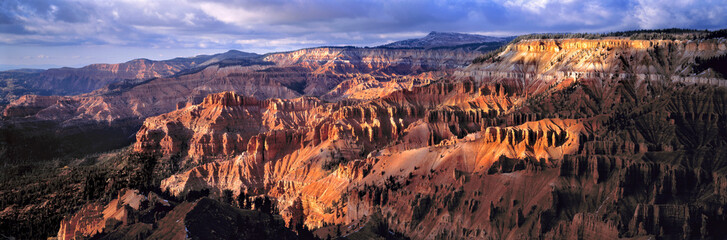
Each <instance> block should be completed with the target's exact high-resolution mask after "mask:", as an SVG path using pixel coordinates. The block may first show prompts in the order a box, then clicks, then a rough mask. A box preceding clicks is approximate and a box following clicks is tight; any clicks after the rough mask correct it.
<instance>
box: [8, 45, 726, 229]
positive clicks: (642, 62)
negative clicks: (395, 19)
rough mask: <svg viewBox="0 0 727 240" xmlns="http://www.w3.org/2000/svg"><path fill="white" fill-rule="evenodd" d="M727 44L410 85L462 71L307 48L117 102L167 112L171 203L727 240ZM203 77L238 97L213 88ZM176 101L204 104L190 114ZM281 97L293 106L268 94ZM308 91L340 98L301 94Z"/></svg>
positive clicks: (521, 66) (537, 54) (521, 48)
mask: <svg viewBox="0 0 727 240" xmlns="http://www.w3.org/2000/svg"><path fill="white" fill-rule="evenodd" d="M725 43H726V41H725V40H724V39H703V40H700V41H681V40H658V41H657V40H628V39H620V38H614V39H610V38H604V39H594V40H584V39H561V40H553V39H544V40H523V41H521V42H518V43H515V44H511V45H509V46H508V47H507V48H506V49H505V50H504V51H503V52H501V53H499V54H498V55H496V56H495V57H494V58H493V59H489V60H486V61H483V62H480V63H476V64H472V65H470V66H469V67H467V68H465V69H460V70H458V71H456V72H455V73H454V74H452V75H446V74H445V75H443V76H444V77H442V78H440V79H436V81H429V80H430V79H428V80H427V81H428V82H426V83H423V84H421V85H416V84H410V85H408V86H406V87H405V86H400V87H392V85H391V84H392V83H387V82H386V81H382V80H383V79H384V78H381V79H380V78H377V77H376V76H393V75H394V74H398V71H403V70H401V69H404V68H405V69H406V70H405V71H406V72H409V73H420V72H421V71H424V69H430V70H431V69H432V68H427V67H429V66H431V65H429V63H428V62H430V61H431V62H437V63H438V64H441V65H437V66H449V65H448V64H450V63H452V64H453V65H456V64H459V63H457V62H456V61H454V60H453V61H450V60H448V59H460V57H457V56H454V57H453V56H452V53H451V52H426V51H423V50H411V49H410V50H407V51H398V52H386V50H382V49H359V48H316V49H304V50H300V51H294V52H289V53H280V54H271V55H268V56H267V58H266V60H268V61H272V62H275V63H276V66H275V67H264V69H263V68H262V67H260V66H249V68H246V69H245V70H241V69H240V68H236V69H229V68H217V69H213V68H207V69H205V70H201V71H200V72H198V73H194V74H191V75H185V76H178V77H177V78H175V79H174V81H177V82H181V83H177V84H176V85H173V84H171V82H172V81H171V80H170V79H159V80H154V81H150V82H149V83H147V84H143V85H138V86H135V87H133V88H132V89H131V90H128V91H126V90H125V91H121V93H120V94H121V95H125V94H127V95H128V94H132V93H133V94H137V93H134V91H137V90H134V89H143V88H147V89H157V90H158V91H159V92H160V93H159V94H156V95H154V97H149V98H150V99H151V98H156V99H154V100H151V101H140V100H139V99H144V98H143V96H142V97H139V98H133V99H134V100H123V101H121V100H120V101H121V102H125V101H127V102H134V101H139V102H136V103H137V104H139V105H135V108H134V107H132V109H133V110H134V111H136V113H133V114H139V116H145V115H147V114H151V113H153V112H157V111H158V112H160V111H162V110H160V109H162V108H163V109H171V110H167V113H164V114H161V115H157V116H154V117H149V118H147V119H146V120H145V121H144V125H143V127H142V128H141V129H140V131H139V132H138V133H137V135H136V136H137V142H136V143H135V144H134V151H136V152H145V153H152V152H153V153H159V154H160V155H163V158H162V159H164V160H171V159H183V160H190V159H191V160H200V159H201V160H200V161H187V162H185V164H186V165H184V166H183V169H185V170H183V171H180V172H177V173H176V174H173V175H171V176H170V177H168V178H166V179H164V180H162V181H161V183H160V188H161V189H162V190H163V191H164V192H167V193H169V194H171V195H173V196H175V197H180V198H181V197H185V196H187V197H188V196H190V195H193V193H196V192H200V191H203V190H209V191H210V193H211V195H212V196H218V197H221V196H224V195H226V194H227V195H229V193H230V192H231V193H232V195H234V196H239V195H243V194H244V195H246V196H260V195H265V196H268V197H271V198H273V199H274V204H275V205H276V206H277V209H280V210H281V212H280V213H281V215H282V216H283V219H284V220H285V221H286V222H287V224H288V225H289V226H291V225H297V224H299V223H302V224H304V225H306V226H308V227H309V228H313V229H319V231H321V232H327V233H332V232H335V231H331V230H333V229H336V230H338V228H337V227H338V226H340V227H341V230H338V232H340V234H338V236H347V235H348V234H355V233H356V232H357V231H359V230H361V229H363V228H365V227H364V226H365V225H366V224H367V223H366V222H367V221H370V219H372V218H374V217H373V216H376V218H377V219H379V221H380V222H382V223H385V226H382V230H384V229H385V231H386V233H387V234H388V233H389V232H391V233H401V234H403V235H405V236H407V237H410V238H414V239H529V238H543V239H582V238H588V239H613V238H650V237H655V238H665V239H670V238H671V239H685V238H698V239H703V238H724V237H725V236H727V231H725V230H724V229H722V227H721V226H724V225H725V224H727V218H725V217H724V214H723V213H724V211H725V209H724V206H725V204H727V202H726V201H727V196H725V193H727V187H725V186H726V185H727V184H726V183H727V180H725V179H727V178H725V176H727V174H725V173H726V172H727V152H725V151H723V150H721V149H724V148H725V147H727V137H725V136H727V127H726V126H727V122H726V121H727V117H725V114H727V104H726V103H727V88H725V87H724V83H725V81H727V80H725V79H723V78H722V77H721V76H719V75H717V74H715V71H714V70H712V69H711V68H708V69H706V70H705V69H703V68H704V66H702V65H701V64H700V61H702V60H699V59H701V58H705V59H707V58H709V59H713V58H715V57H717V56H722V55H724V54H725V53H727V48H725ZM412 56H417V58H416V59H409V60H406V61H409V63H407V64H406V65H405V66H403V67H402V66H401V65H399V63H400V62H402V61H405V60H404V59H405V58H407V57H412ZM410 63H411V64H410ZM453 65H452V66H453ZM259 67H260V68H259ZM446 68H448V67H446ZM434 69H436V67H435V68H434ZM432 71H435V70H432ZM436 71H441V72H444V73H448V72H452V71H451V70H436ZM301 72H302V73H304V74H300V73H301ZM342 72H353V73H356V74H358V75H356V74H354V75H355V76H343V74H341V73H342ZM228 73H229V74H228ZM364 74H369V75H370V76H373V77H369V76H366V75H364ZM201 76H205V77H209V76H214V77H212V79H215V80H213V81H220V82H216V83H230V86H235V88H234V89H230V91H222V92H220V91H217V90H220V89H222V88H223V87H219V88H213V87H212V86H213V85H205V84H208V83H205V84H202V85H199V82H198V81H197V80H198V79H197V77H201ZM236 76H245V77H244V78H245V79H248V80H249V79H255V80H250V81H252V82H254V83H255V84H256V85H255V86H251V85H248V83H247V82H245V83H243V81H238V79H236ZM312 76H315V78H313V77H312ZM331 76H336V77H335V79H334V77H331ZM422 76H434V74H433V75H422ZM256 77H259V79H258V78H256ZM241 79H242V78H241ZM297 79H304V80H297ZM310 79H314V80H310ZM386 79H388V78H386ZM431 80H434V79H431ZM300 82H306V85H305V87H303V86H299V85H296V83H300ZM422 82H424V81H422ZM329 83H335V84H330V85H329ZM185 84H188V85H185ZM236 84H240V85H236ZM222 85H223V84H220V85H214V86H222ZM166 86H185V87H181V88H191V87H189V86H195V87H194V90H193V92H194V94H195V95H194V97H191V98H190V99H178V98H175V97H172V96H176V95H174V94H171V93H165V91H170V92H171V91H178V89H177V90H169V89H165V88H164V87H166ZM295 86H297V87H295ZM322 86H327V87H322ZM238 87H239V88H238ZM231 88H232V87H231ZM387 88H391V89H396V90H392V91H390V92H387V91H388V90H383V89H387ZM285 89H288V90H291V91H292V93H295V94H291V95H290V97H280V96H279V95H278V96H279V97H277V98H266V97H259V96H261V95H264V96H273V95H274V94H284V93H286V90H285ZM293 89H297V90H295V91H294V90H293ZM320 89H327V90H325V91H322V90H320ZM372 89H378V90H372ZM359 90H361V91H363V93H360V95H357V92H358V91H359ZM215 91H217V92H215ZM178 92H185V93H188V92H192V90H189V89H188V90H184V91H178ZM312 92H317V93H321V92H325V93H326V94H325V95H323V94H321V95H323V96H324V97H325V98H326V99H329V100H336V101H335V102H324V101H321V100H318V99H317V98H315V97H300V95H302V94H305V93H312ZM203 93H205V94H204V95H203ZM207 93H209V94H207ZM321 95H318V96H321ZM140 96H141V95H140ZM356 96H376V97H374V98H373V99H366V98H368V97H356ZM88 97H89V98H94V97H95V96H88ZM166 98H168V99H166ZM109 99H111V98H109ZM118 99H121V98H118ZM128 99H132V98H128ZM159 99H162V100H159ZM170 99H173V100H170ZM172 103H173V104H172ZM78 104H80V105H81V106H83V105H84V104H86V103H85V102H83V101H79V103H78ZM167 104H169V106H167ZM39 105H42V104H39ZM94 106H96V107H98V106H108V107H109V109H110V108H112V106H116V105H114V104H107V105H104V104H100V105H94ZM162 106H163V107H162ZM46 109H48V108H46ZM174 109H176V110H174ZM43 111H45V109H44V110H41V111H40V112H38V113H37V114H36V115H37V116H42V115H40V114H41V113H42V112H43ZM19 112H20V113H21V114H20V115H22V114H24V113H22V111H19ZM48 116H50V115H48ZM203 201H207V200H204V199H203V200H200V201H198V202H187V203H183V204H181V205H179V206H178V207H177V208H178V209H179V211H178V212H176V209H175V212H174V213H169V214H168V215H167V216H166V217H164V219H162V220H161V221H156V223H161V225H164V226H166V225H169V226H171V227H169V228H166V227H165V228H161V229H167V230H163V231H165V232H159V233H157V232H155V233H154V234H162V233H164V234H166V235H163V236H169V235H174V234H180V233H181V232H182V230H181V229H182V227H183V226H188V225H189V224H187V223H186V222H187V219H186V218H182V217H180V216H182V215H184V216H189V213H190V212H192V210H189V209H193V208H195V207H194V206H198V205H195V204H200V203H204V204H206V205H208V206H211V205H210V204H208V203H205V202H203ZM180 206H184V207H182V208H180ZM100 208H101V206H100V205H99V206H96V207H94V206H90V207H88V210H85V211H87V212H93V211H99V210H94V209H100ZM185 209H186V210H185ZM204 209H207V208H206V207H205V208H204ZM210 209H211V210H210V211H208V212H218V211H222V210H220V209H221V208H219V207H214V208H212V207H210ZM188 210H189V211H188ZM225 211H231V212H234V211H232V210H225ZM202 212H204V211H202ZM224 216H227V215H224ZM230 217H231V216H230ZM177 220H179V221H177ZM180 221H184V222H185V223H184V224H180V223H178V222H180ZM69 222H73V221H69ZM75 222H81V221H75ZM97 222H100V221H89V224H88V225H89V226H96V225H97ZM71 225H73V224H71ZM75 225H83V224H75ZM332 225H335V226H333V228H332V227H331V226H332ZM65 229H76V228H70V227H66V228H65ZM89 229H96V228H94V227H90V228H89ZM64 232H68V231H66V230H64ZM190 232H192V231H191V229H190ZM359 235H360V234H359ZM154 236H157V235H154ZM175 236H176V237H182V236H181V235H179V236H177V235H175ZM216 236H226V235H216ZM349 236H350V235H349Z"/></svg>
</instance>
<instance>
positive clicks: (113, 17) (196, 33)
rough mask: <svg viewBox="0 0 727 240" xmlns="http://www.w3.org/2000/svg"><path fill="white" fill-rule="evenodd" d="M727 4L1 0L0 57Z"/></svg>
mask: <svg viewBox="0 0 727 240" xmlns="http://www.w3.org/2000/svg"><path fill="white" fill-rule="evenodd" d="M725 3H726V1H725V0H704V1H695V0H675V1H661V0H610V1H595V0H559V1H558V0H461V1H459V0H458V1H449V0H430V1H419V0H352V1H340V0H306V1H302V0H220V1H213V0H118V1H107V0H30V1H24V0H0V51H2V48H5V49H7V48H13V47H17V46H31V45H32V46H33V47H36V48H42V47H44V46H58V45H61V46H86V45H103V46H117V47H120V48H121V47H137V48H142V49H143V48H153V49H162V48H168V49H210V48H215V49H231V48H232V49H242V50H254V51H258V52H266V51H278V50H289V49H295V48H299V47H307V46H316V45H376V44H382V43H385V42H388V41H394V40H399V39H404V38H410V37H418V36H423V35H424V34H426V33H427V32H429V31H433V30H434V31H456V32H475V33H483V34H499V35H508V34H522V33H530V32H605V31H616V30H629V29H643V28H669V27H681V28H697V29H705V28H709V29H716V28H724V27H725V26H727V18H726V17H724V16H727V8H725V5H727V4H725ZM49 54H50V53H49ZM6 58H9V57H7V56H6ZM0 61H7V59H0Z"/></svg>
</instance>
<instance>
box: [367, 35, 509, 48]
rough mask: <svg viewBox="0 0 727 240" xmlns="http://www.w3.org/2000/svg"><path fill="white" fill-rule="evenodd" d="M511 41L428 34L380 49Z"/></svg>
mask: <svg viewBox="0 0 727 240" xmlns="http://www.w3.org/2000/svg"><path fill="white" fill-rule="evenodd" d="M510 40H512V37H490V36H484V35H477V34H467V33H452V32H430V33H429V34H428V35H427V36H425V37H423V38H414V39H407V40H401V41H398V42H393V43H389V44H386V45H381V46H379V47H382V48H427V49H428V48H442V47H455V46H462V45H479V44H483V43H501V44H505V43H507V42H508V41H510Z"/></svg>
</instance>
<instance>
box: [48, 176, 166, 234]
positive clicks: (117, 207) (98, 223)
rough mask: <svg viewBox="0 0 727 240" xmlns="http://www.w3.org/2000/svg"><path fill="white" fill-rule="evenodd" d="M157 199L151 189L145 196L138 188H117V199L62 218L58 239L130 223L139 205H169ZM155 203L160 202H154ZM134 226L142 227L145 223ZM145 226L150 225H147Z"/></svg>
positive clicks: (95, 204)
mask: <svg viewBox="0 0 727 240" xmlns="http://www.w3.org/2000/svg"><path fill="white" fill-rule="evenodd" d="M159 200H160V199H159V198H158V196H156V195H155V194H153V193H151V195H149V196H145V195H140V194H139V191H138V190H128V189H125V190H123V191H121V192H119V195H118V197H117V198H116V199H114V200H112V201H111V202H109V203H108V204H106V205H105V206H104V205H101V204H100V203H90V204H87V205H86V206H84V207H83V208H82V209H81V210H80V211H79V212H77V213H76V214H74V215H73V216H69V217H67V218H65V219H63V221H61V228H60V229H59V230H58V239H64V240H65V239H79V238H88V237H93V236H95V235H97V234H100V233H103V232H104V230H107V229H106V228H112V227H115V226H117V225H122V226H129V225H133V224H134V222H135V221H136V217H135V215H137V214H138V213H139V212H140V211H142V210H144V209H142V208H154V207H161V208H163V207H164V206H167V207H169V206H170V205H169V204H168V203H166V202H163V201H159ZM155 201H159V202H155ZM156 204H159V206H155V205H156ZM135 227H141V228H143V227H144V226H141V225H139V226H135ZM145 227H147V228H151V227H150V226H145Z"/></svg>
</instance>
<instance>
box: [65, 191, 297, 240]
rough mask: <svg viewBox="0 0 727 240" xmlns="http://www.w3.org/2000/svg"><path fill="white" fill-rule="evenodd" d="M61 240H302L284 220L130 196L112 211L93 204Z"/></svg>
mask: <svg viewBox="0 0 727 240" xmlns="http://www.w3.org/2000/svg"><path fill="white" fill-rule="evenodd" d="M57 237H58V239H81V238H96V239H129V238H135V239H182V238H224V239H273V238H274V239H297V236H296V234H295V233H294V232H293V231H291V230H289V229H286V228H285V225H284V222H283V221H282V219H280V218H279V217H278V218H275V217H273V216H272V215H269V214H264V213H261V212H257V211H251V210H241V209H238V208H234V207H232V206H230V205H228V204H224V203H220V202H218V201H216V200H212V199H209V198H202V199H198V200H195V201H193V202H184V203H181V204H178V203H176V202H170V201H168V200H165V199H163V198H161V197H159V196H158V195H156V194H154V193H149V194H148V196H145V195H140V194H139V192H138V191H137V190H124V191H122V192H121V193H120V194H119V196H118V198H116V199H113V200H111V201H110V202H109V203H108V204H107V205H106V206H102V205H101V204H100V203H98V202H94V203H89V204H87V205H86V206H85V207H83V208H82V209H81V211H79V212H78V213H76V214H74V215H73V216H70V217H68V218H66V219H64V220H63V221H62V222H61V228H60V230H59V231H58V236H57Z"/></svg>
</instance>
